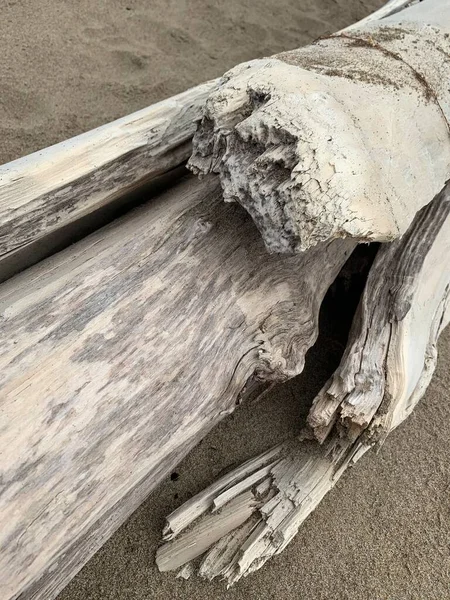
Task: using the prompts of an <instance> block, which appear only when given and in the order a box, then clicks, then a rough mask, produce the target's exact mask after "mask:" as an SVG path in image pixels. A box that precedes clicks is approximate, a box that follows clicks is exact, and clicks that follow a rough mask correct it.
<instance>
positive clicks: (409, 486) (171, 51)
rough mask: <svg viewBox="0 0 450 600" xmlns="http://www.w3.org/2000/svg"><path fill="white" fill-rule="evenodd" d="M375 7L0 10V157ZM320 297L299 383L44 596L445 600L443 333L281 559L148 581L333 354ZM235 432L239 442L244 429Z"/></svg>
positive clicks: (448, 479) (448, 361) (93, 4)
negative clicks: (394, 419)
mask: <svg viewBox="0 0 450 600" xmlns="http://www.w3.org/2000/svg"><path fill="white" fill-rule="evenodd" d="M381 4H383V0H365V1H359V0H306V1H305V0H303V1H302V0H278V1H277V0H260V2H258V3H256V2H252V1H251V0H229V1H228V2H226V3H225V2H218V1H217V2H214V1H212V0H191V1H189V0H171V1H170V0H169V1H163V0H155V1H149V0H90V1H88V0H59V1H58V2H56V1H55V0H3V3H2V5H1V7H0V48H1V57H2V60H1V61H0V78H1V84H2V85H1V93H0V106H1V111H0V135H1V138H2V144H1V146H0V162H1V163H3V162H6V161H8V160H12V159H14V158H17V157H19V156H22V155H24V154H26V153H29V152H32V151H35V150H38V149H40V148H43V147H45V146H48V145H50V144H52V143H55V142H58V141H60V140H62V139H65V138H67V137H70V136H73V135H76V134H78V133H81V132H83V131H86V130H88V129H91V128H93V127H95V126H97V125H100V124H103V123H105V122H107V121H110V120H112V119H115V118H118V117H120V116H122V115H125V114H128V113H130V112H132V111H135V110H137V109H139V108H142V107H144V106H147V105H149V104H151V103H153V102H155V101H157V100H160V99H163V98H164V97H167V96H170V95H172V94H175V93H177V92H181V91H183V90H185V89H186V88H188V87H190V86H192V85H195V84H197V83H200V82H202V81H205V80H207V79H210V78H213V77H216V76H218V75H220V74H221V73H222V72H223V71H225V70H226V69H228V68H229V67H231V66H233V65H234V64H236V63H237V62H240V61H243V60H247V59H251V58H257V57H260V56H264V55H270V54H273V53H274V52H278V51H281V50H286V49H290V48H295V47H298V46H300V45H302V44H304V43H306V42H308V41H310V40H312V39H314V38H317V37H318V36H320V35H323V34H326V33H330V32H332V31H334V30H336V29H339V28H341V27H344V26H345V25H346V24H349V23H351V22H353V21H355V20H357V19H359V18H362V17H363V16H365V15H366V14H367V13H368V12H370V11H371V10H373V9H375V8H377V7H378V6H380V5H381ZM345 312H346V311H345V307H342V306H340V305H339V302H337V301H336V299H335V298H333V297H332V296H330V297H329V298H328V301H327V303H326V306H325V309H324V310H323V311H322V332H321V336H320V338H319V341H318V343H317V344H316V346H315V347H314V348H313V349H312V350H311V351H310V352H309V354H308V360H307V365H306V368H305V371H304V373H303V374H302V376H300V377H299V378H297V379H296V380H295V381H293V382H290V383H289V384H286V385H285V386H280V387H278V388H277V389H276V390H275V391H274V392H273V393H271V394H270V395H268V396H266V397H265V398H264V399H263V400H262V401H260V402H258V403H250V404H248V405H246V406H243V407H241V408H240V409H239V410H238V411H236V413H235V414H234V415H232V416H231V417H229V418H228V419H227V420H225V421H224V422H223V423H222V424H221V425H220V426H219V427H218V428H216V429H215V430H214V431H213V432H211V433H210V434H209V436H208V437H207V438H205V439H204V440H203V442H202V443H201V444H200V445H199V446H198V447H197V448H195V449H194V451H193V452H191V454H190V455H189V456H188V457H187V458H186V459H185V460H184V461H183V463H182V464H181V465H180V466H179V468H178V469H177V474H178V478H176V479H175V480H173V481H172V480H171V479H170V477H168V478H167V481H165V482H164V483H163V484H162V485H160V486H159V488H158V489H157V490H155V491H154V492H153V493H152V494H151V496H150V497H149V498H148V500H147V501H146V502H145V503H144V504H143V505H142V506H141V507H140V508H139V509H138V510H137V511H136V512H135V514H134V515H133V516H132V517H131V518H130V519H129V520H128V522H127V523H125V524H124V525H123V526H122V527H121V528H120V529H119V531H117V533H116V534H115V535H114V536H113V537H112V538H111V539H110V540H109V541H108V542H107V543H106V544H105V545H104V547H103V548H102V549H101V550H100V551H99V552H98V553H97V554H96V555H95V556H94V557H93V558H92V560H91V561H90V562H89V563H88V564H87V565H86V566H85V568H84V569H83V570H82V571H81V572H80V573H79V575H78V576H77V577H76V578H75V579H74V580H73V581H72V582H71V583H70V584H69V586H68V587H67V588H66V589H65V590H64V591H63V592H62V593H61V594H60V595H59V600H109V599H111V600H113V599H114V600H153V599H161V600H166V599H172V598H173V599H186V598H189V599H192V600H209V599H213V598H215V599H217V600H221V599H223V600H225V599H227V600H253V599H255V600H256V599H261V600H269V599H273V600H275V599H277V600H288V599H292V598H298V599H299V600H341V599H343V600H346V599H348V600H446V599H450V591H449V586H450V551H449V541H450V497H449V493H450V460H449V459H450V451H449V450H448V445H449V439H450V402H449V390H450V373H449V365H450V331H449V330H448V331H447V332H446V333H444V335H443V336H442V338H441V340H440V343H439V362H438V367H437V370H436V373H435V376H434V378H433V381H432V383H431V386H430V388H429V390H428V392H427V394H426V397H425V398H424V399H423V401H422V402H421V404H420V405H419V407H418V408H417V410H416V411H415V413H414V414H413V416H412V417H410V419H409V420H408V421H407V422H406V423H405V424H404V425H403V426H401V427H400V428H399V429H398V430H397V431H396V432H394V433H393V434H392V435H391V436H390V437H389V439H388V441H387V442H386V444H385V445H384V446H383V448H382V449H381V451H380V453H379V454H378V455H376V454H375V453H369V454H368V455H366V456H365V457H364V458H363V459H362V460H361V461H360V463H358V464H357V465H356V466H355V467H354V468H353V469H352V470H351V471H350V472H349V473H348V474H346V476H344V477H343V479H342V480H341V481H340V482H339V483H338V485H337V486H336V488H335V489H334V490H333V491H332V492H331V493H330V494H329V495H328V496H327V497H326V498H325V500H324V501H323V502H322V504H321V505H320V506H319V508H318V509H317V510H316V511H315V512H314V513H313V514H312V516H311V517H310V518H309V519H308V520H307V521H306V523H305V524H304V526H303V527H302V529H301V531H300V533H299V534H298V536H297V537H296V538H295V540H294V541H293V542H292V544H291V545H290V546H289V547H288V548H287V549H286V550H285V551H284V552H283V554H282V555H281V556H279V557H277V558H275V559H273V560H271V561H270V562H269V563H268V564H267V565H266V566H265V567H264V568H263V569H262V570H261V571H259V572H257V573H255V574H253V575H251V576H249V577H248V578H246V579H245V580H243V581H241V582H240V583H239V584H238V585H236V586H235V587H234V588H232V589H231V590H229V591H226V589H225V586H224V584H223V583H222V582H212V583H208V582H204V581H201V580H199V579H196V578H193V579H191V580H189V581H187V582H186V581H183V580H179V579H175V578H174V577H173V575H170V574H160V573H159V572H158V571H157V569H156V567H155V565H154V553H155V550H156V547H157V544H158V542H159V539H160V533H161V529H162V526H163V524H164V517H165V515H166V514H168V513H169V512H170V511H171V510H173V509H174V508H176V507H177V506H179V505H180V504H181V503H182V502H183V501H184V500H187V499H188V498H189V497H190V496H192V494H195V493H196V492H198V491H199V490H200V489H202V488H203V487H204V486H205V485H207V484H208V483H210V482H211V481H213V480H214V479H215V478H216V477H217V476H218V475H219V474H220V473H222V472H223V471H224V470H227V469H229V468H230V467H232V466H233V465H234V464H236V463H238V462H240V461H242V460H245V459H246V458H249V457H250V456H252V455H254V454H255V453H257V452H259V451H261V450H263V449H265V448H267V447H269V446H271V445H272V444H275V443H277V442H279V441H280V440H282V439H285V438H287V437H290V436H291V435H293V434H294V433H295V432H297V431H298V430H299V429H300V427H301V424H302V420H303V419H304V417H305V415H306V412H307V410H308V406H309V405H310V403H311V401H312V398H313V397H314V394H315V393H317V391H318V390H319V389H320V387H321V386H322V384H323V383H324V381H325V380H326V378H327V377H328V375H329V374H330V373H331V372H332V370H333V368H334V367H335V366H336V364H337V361H338V360H339V356H340V353H341V352H342V350H343V344H344V342H345V331H346V326H347V325H348V322H347V319H346V316H345V315H344V313H345ZM249 432H251V433H250V435H248V433H249Z"/></svg>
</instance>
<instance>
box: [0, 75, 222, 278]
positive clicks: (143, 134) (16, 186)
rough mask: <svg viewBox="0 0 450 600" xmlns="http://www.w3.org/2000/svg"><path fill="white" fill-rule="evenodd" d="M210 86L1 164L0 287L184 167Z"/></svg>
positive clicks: (88, 231)
mask: <svg viewBox="0 0 450 600" xmlns="http://www.w3.org/2000/svg"><path fill="white" fill-rule="evenodd" d="M215 85H216V82H214V81H211V82H208V83H204V84H202V85H199V86H197V87H195V88H193V89H191V90H188V91H187V92H184V93H182V94H178V95H177V96H174V97H173V98H168V99H167V100H163V101H162V102H158V103H157V104H154V105H153V106H150V107H149V108H145V109H143V110H140V111H138V112H136V113H133V114H131V115H128V116H126V117H123V118H122V119H118V120H117V121H114V122H112V123H108V124H107V125H103V126H102V127H98V128H97V129H94V130H93V131H89V132H87V133H84V134H82V135H79V136H77V137H74V138H72V139H70V140H67V141H65V142H61V143H60V144H56V145H55V146H51V147H50V148H45V149H44V150H40V151H39V152H35V153H34V154H30V155H29V156H25V157H24V158H20V159H18V160H15V161H13V162H11V163H8V164H6V165H3V166H0V281H4V280H5V279H7V278H8V277H11V276H12V275H14V274H15V273H18V272H19V271H21V270H22V269H24V268H25V267H28V266H30V265H32V264H34V263H36V262H38V260H40V259H42V258H45V257H46V256H48V255H50V254H52V253H53V252H54V251H55V250H59V249H61V247H65V246H68V245H69V244H70V243H71V242H73V241H76V239H80V237H82V234H83V233H84V235H87V233H90V232H91V231H93V230H94V229H97V228H99V227H101V225H102V222H105V221H106V220H107V219H110V220H111V218H112V217H114V215H115V212H114V211H117V210H118V209H119V208H120V207H123V206H124V205H125V203H126V200H127V196H128V195H129V194H130V193H131V192H133V191H135V190H137V189H141V188H142V186H144V185H145V184H148V183H150V182H152V181H154V180H155V179H156V178H158V176H160V175H162V174H164V173H166V172H167V171H169V170H170V169H172V168H174V167H177V166H178V165H180V164H181V163H183V162H185V161H186V160H187V159H188V157H189V155H190V152H191V139H192V136H193V134H194V131H195V127H196V122H197V120H199V119H200V118H201V108H202V105H203V103H204V101H205V99H206V97H207V95H208V93H209V92H211V90H212V89H213V88H214V87H215Z"/></svg>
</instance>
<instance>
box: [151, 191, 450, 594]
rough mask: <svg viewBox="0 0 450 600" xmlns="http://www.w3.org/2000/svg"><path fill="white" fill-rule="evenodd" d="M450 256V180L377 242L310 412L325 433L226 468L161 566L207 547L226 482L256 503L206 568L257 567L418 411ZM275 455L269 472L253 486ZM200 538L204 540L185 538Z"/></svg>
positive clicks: (241, 571) (440, 324) (448, 300)
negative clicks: (335, 358) (405, 224)
mask: <svg viewBox="0 0 450 600" xmlns="http://www.w3.org/2000/svg"><path fill="white" fill-rule="evenodd" d="M449 257H450V185H449V186H447V187H446V188H445V189H444V191H443V192H442V193H441V194H439V195H438V197H437V198H435V200H433V202H432V203H431V204H430V205H429V206H427V207H425V208H424V209H422V210H421V211H420V213H419V214H418V215H417V216H416V218H415V220H414V222H413V224H412V225H411V227H410V228H409V230H408V232H407V233H406V234H405V235H404V236H403V237H402V238H401V239H399V240H397V241H396V242H393V243H392V244H385V245H382V247H381V249H380V250H379V252H378V254H377V257H376V259H375V262H374V264H373V265H372V268H371V270H370V272H369V277H368V280H367V284H366V287H365V290H364V293H363V295H362V298H361V302H360V307H359V310H358V311H357V314H356V315H355V319H354V324H353V328H352V333H351V335H350V339H349V342H348V347H347V351H346V353H345V354H344V356H343V359H342V362H341V365H340V367H339V369H338V370H337V371H336V373H335V374H334V376H333V377H332V379H331V381H330V382H329V383H328V384H327V385H326V386H325V388H324V390H322V392H321V393H320V394H319V395H318V397H317V399H316V400H315V402H314V404H313V407H312V409H311V412H310V415H309V425H310V427H311V429H312V431H313V432H314V434H315V437H316V438H317V440H318V441H317V440H316V441H313V440H310V441H305V439H304V438H305V437H307V436H309V434H310V431H309V430H307V431H305V433H304V434H303V436H302V437H300V438H298V439H295V440H292V441H290V442H287V443H285V444H283V445H281V446H278V447H277V448H274V449H273V450H271V451H268V452H266V453H265V454H264V455H262V456H261V457H258V458H255V459H253V461H252V462H251V464H252V465H253V469H252V470H251V471H250V472H249V470H248V469H245V470H244V471H243V470H242V468H238V469H236V470H235V471H233V472H232V473H229V474H227V475H226V483H225V485H224V486H220V485H218V484H214V485H213V486H211V487H210V488H207V489H206V490H205V492H201V493H200V494H198V496H197V497H196V504H197V505H198V506H202V507H203V511H202V514H203V515H204V516H202V514H199V513H198V512H195V511H193V510H192V503H187V504H186V505H185V506H182V507H180V508H179V509H178V510H177V519H178V522H182V523H183V528H182V529H181V530H179V531H177V535H176V536H173V535H168V534H170V532H169V531H168V530H166V536H165V538H166V539H167V540H171V541H167V542H166V544H164V545H163V546H162V547H161V548H160V550H159V551H158V554H157V564H158V566H159V567H160V569H161V570H170V569H177V568H178V567H180V566H182V565H183V564H185V563H188V561H190V560H192V559H194V558H196V557H197V556H198V555H199V554H200V553H201V552H200V551H201V550H204V545H205V531H204V529H203V527H202V525H203V523H204V520H206V519H208V527H209V531H208V535H209V536H211V539H212V538H214V534H215V528H216V525H215V522H214V518H215V512H214V508H215V506H214V500H215V499H216V498H217V497H220V495H223V494H224V491H227V492H228V495H229V497H230V498H232V501H233V502H234V503H235V504H238V505H239V507H240V511H241V514H242V513H243V512H244V510H245V508H248V509H249V510H250V509H251V511H252V515H251V517H249V519H248V520H247V521H246V522H244V523H243V524H242V525H241V526H240V527H238V528H235V527H233V522H232V520H231V519H230V518H229V519H228V522H224V520H223V519H221V520H220V531H227V533H226V535H224V536H223V537H221V539H220V540H219V541H217V543H215V544H214V545H212V547H211V549H210V550H209V551H208V552H207V553H206V555H205V557H204V559H203V561H202V564H201V565H200V568H199V574H200V575H201V576H203V577H206V578H208V579H212V578H214V577H218V576H220V577H224V578H225V579H226V580H227V582H228V584H229V585H231V584H233V583H235V582H236V581H238V580H239V579H240V578H241V577H242V576H245V575H247V574H248V573H250V572H252V571H254V570H256V569H259V568H260V567H261V566H262V565H263V564H264V563H265V562H266V561H267V560H268V559H269V558H270V557H271V556H273V555H275V554H278V553H280V552H281V551H282V550H283V549H284V548H285V547H286V545H287V544H288V543H289V542H290V541H291V540H292V538H293V537H294V535H295V534H296V533H297V531H298V529H299V527H300V526H301V524H302V523H303V522H304V520H305V519H306V518H307V517H308V515H309V514H310V513H311V512H312V511H313V510H314V509H315V508H316V506H317V505H318V504H319V503H320V501H321V500H322V499H323V497H324V496H325V495H326V494H327V493H328V492H329V491H330V490H331V489H332V488H333V486H334V485H335V483H336V482H337V481H338V479H339V478H340V477H341V476H342V475H343V473H344V472H345V471H346V469H347V468H348V467H349V466H351V465H353V464H354V463H355V462H357V460H359V459H360V458H361V457H362V456H363V455H364V454H365V452H366V451H367V450H369V449H370V448H371V447H372V446H374V445H379V444H381V443H383V441H384V440H385V438H386V436H387V435H388V434H389V433H390V432H391V431H392V430H393V429H395V428H396V427H397V426H398V425H400V424H401V423H402V422H403V421H404V420H405V419H406V418H407V417H408V416H409V415H410V414H411V412H412V411H413V409H414V407H415V406H416V405H417V403H418V402H419V400H420V399H421V397H422V396H423V394H424V393H425V390H426V388H427V386H428V384H429V382H430V379H431V376H432V374H433V371H434V367H435V364H436V359H437V349H436V344H437V340H438V337H439V335H440V333H441V332H442V331H443V329H444V328H445V327H446V325H447V324H448V323H449V322H450V261H449ZM319 442H320V443H319ZM321 444H322V445H321ZM268 457H270V461H271V463H270V464H269V469H268V471H269V472H267V469H266V471H264V473H263V481H262V484H260V485H259V486H255V481H254V479H255V477H256V476H257V475H256V473H258V471H259V472H262V471H261V470H260V468H261V465H263V464H265V463H267V462H268ZM223 481H224V482H225V478H223ZM234 491H236V492H238V495H236V494H234V493H233V492H234ZM211 492H213V493H211ZM203 500H206V502H203ZM240 501H241V503H240ZM224 508H227V504H225V507H224ZM227 514H228V513H227ZM170 522H171V520H170V517H169V520H168V523H170ZM228 524H229V527H228V528H227V525H228ZM189 526H191V527H189ZM192 539H195V540H197V543H196V545H193V544H188V543H187V542H188V541H190V540H192Z"/></svg>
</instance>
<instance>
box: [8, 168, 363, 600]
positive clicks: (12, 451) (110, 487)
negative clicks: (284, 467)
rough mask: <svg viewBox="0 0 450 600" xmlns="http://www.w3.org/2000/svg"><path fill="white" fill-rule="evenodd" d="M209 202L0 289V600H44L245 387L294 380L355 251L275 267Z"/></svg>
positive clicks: (160, 203)
mask: <svg viewBox="0 0 450 600" xmlns="http://www.w3.org/2000/svg"><path fill="white" fill-rule="evenodd" d="M218 185H219V184H218V181H217V180H216V179H214V180H213V181H210V180H207V181H205V182H202V183H200V182H197V181H195V180H193V178H191V179H189V180H187V181H185V182H183V183H182V185H179V186H177V187H175V188H174V189H173V190H172V191H171V192H170V193H168V194H166V195H163V196H162V197H161V198H158V199H156V200H154V201H152V202H151V203H149V205H148V206H146V207H145V208H142V209H141V210H139V211H137V212H135V213H134V214H131V215H130V216H128V217H127V218H124V219H123V220H121V221H120V222H117V223H114V224H112V225H110V226H108V227H106V228H104V229H102V230H100V231H99V232H98V233H96V234H93V235H92V236H90V237H88V238H86V239H85V240H84V241H82V242H79V243H78V244H77V245H75V246H74V247H72V248H70V249H68V250H66V251H65V252H62V253H60V254H58V255H55V256H53V257H52V258H51V259H48V260H47V261H44V262H43V263H41V264H40V265H37V266H36V267H34V268H32V269H28V270H27V271H25V272H24V273H22V274H21V275H19V276H17V277H15V278H13V279H10V280H9V281H8V282H6V283H4V284H3V285H2V286H0V334H1V338H2V340H3V344H2V346H1V348H0V396H1V411H0V446H1V448H2V452H1V455H0V471H1V474H2V488H1V494H0V572H1V573H2V577H1V578H0V597H1V598H2V599H4V600H9V599H12V598H46V599H48V598H51V597H53V596H54V595H55V594H56V593H57V591H58V590H59V589H60V588H61V587H62V586H63V585H64V584H65V583H67V581H68V580H69V579H70V578H71V577H72V576H73V575H74V574H75V573H76V572H77V571H78V570H79V569H80V568H81V566H82V565H83V564H84V563H85V562H86V561H87V560H88V558H89V557H90V556H91V555H92V554H93V553H94V552H95V551H96V550H97V549H98V548H99V546H100V545H101V544H102V543H103V542H104V541H105V539H106V538H107V537H108V536H109V535H110V534H111V533H112V532H113V531H114V529H116V528H117V527H118V526H119V525H120V524H121V523H122V522H123V520H124V519H125V518H127V517H128V516H129V514H130V513H131V512H132V511H133V510H134V509H135V508H136V507H137V505H138V504H139V502H141V501H142V500H143V499H144V497H145V495H146V494H148V492H149V491H150V489H151V488H152V487H153V486H154V485H156V484H157V483H158V481H159V480H160V479H161V477H162V476H164V475H166V474H167V473H168V472H169V470H170V469H171V468H173V466H174V465H175V464H176V462H177V461H179V460H180V459H181V458H182V456H183V455H184V454H185V453H186V452H187V451H188V450H189V449H190V448H191V447H192V445H193V444H195V443H196V442H197V441H198V440H199V439H200V438H201V437H202V436H204V435H205V433H206V432H207V431H208V430H209V429H210V428H211V427H213V426H214V425H215V424H216V423H217V422H218V421H219V420H220V419H221V418H222V417H223V416H225V415H226V414H228V413H229V412H230V411H232V410H233V409H234V408H235V404H236V400H237V399H238V397H239V395H240V394H241V393H243V390H245V387H246V385H248V384H249V383H250V382H252V381H253V380H255V379H256V380H257V381H272V380H274V381H279V380H283V379H285V378H289V377H292V376H294V375H296V374H297V373H299V372H300V371H301V370H302V368H303V361H304V355H305V352H306V350H307V349H308V348H309V347H310V346H311V344H312V343H313V342H314V341H315V338H316V335H317V319H318V313H319V306H320V303H321V300H322V298H323V296H324V294H325V292H326V290H327V288H328V287H329V285H330V283H331V282H332V281H333V279H334V277H335V276H336V274H337V273H338V271H339V269H340V268H341V266H342V264H343V263H344V261H345V260H346V258H347V257H348V255H349V253H350V252H351V250H352V249H353V247H354V243H353V242H352V241H347V240H339V241H336V242H333V243H331V244H328V245H324V246H321V247H318V248H317V249H316V250H315V251H313V252H310V253H308V254H305V255H302V256H292V257H281V256H272V257H269V256H267V253H266V251H265V248H264V245H263V243H262V241H261V239H260V236H259V234H258V232H257V230H256V228H255V227H254V224H253V223H252V221H251V219H250V218H249V217H248V215H247V214H246V213H245V211H243V210H242V209H241V207H239V206H236V205H235V206H230V205H226V204H225V203H224V202H223V201H222V197H221V194H220V193H219V191H218ZM317 273H320V277H317ZM212 373H213V374H214V377H211V374H212Z"/></svg>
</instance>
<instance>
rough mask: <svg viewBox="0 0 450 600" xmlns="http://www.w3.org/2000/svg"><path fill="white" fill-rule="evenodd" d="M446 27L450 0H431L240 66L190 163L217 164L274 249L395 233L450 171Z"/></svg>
mask: <svg viewBox="0 0 450 600" xmlns="http://www.w3.org/2000/svg"><path fill="white" fill-rule="evenodd" d="M449 33H450V5H449V3H448V2H447V0H425V1H424V2H421V3H419V4H415V5H414V6H411V7H409V8H406V9H405V10H402V11H400V12H397V13H395V14H393V15H391V16H388V17H386V18H383V19H382V20H381V21H378V22H366V23H365V24H363V25H360V26H359V27H352V28H351V29H350V30H349V31H344V32H340V33H337V34H335V35H332V36H330V37H327V38H322V39H319V40H317V41H316V42H315V43H313V44H311V45H310V46H306V47H305V48H300V49H298V50H292V51H289V52H284V53H282V54H278V55H276V56H274V57H272V58H268V59H261V60H256V61H250V62H248V63H244V64H242V65H239V66H237V67H235V68H234V69H232V70H231V71H229V72H228V73H227V74H226V75H225V76H224V78H223V79H222V82H221V85H220V87H219V89H217V90H215V91H214V92H213V93H212V94H211V96H210V97H209V99H208V100H207V103H206V108H205V114H204V118H203V120H202V125H201V127H200V129H199V130H198V132H197V133H196V136H195V137H194V152H193V156H192V157H191V159H190V166H191V168H192V170H193V171H194V172H198V173H200V174H205V173H209V172H217V173H219V175H220V178H221V182H222V187H223V189H224V197H225V198H226V199H227V200H229V201H238V202H240V203H241V204H242V206H244V208H245V209H246V210H247V211H248V212H249V213H250V215H251V216H252V218H253V219H254V221H255V223H256V224H257V226H258V228H259V229H260V231H261V233H262V235H263V237H264V240H265V243H266V246H267V247H268V249H269V250H270V251H276V252H292V251H294V252H295V251H299V250H306V249H308V248H310V247H311V246H313V245H314V244H316V243H318V242H320V241H325V240H328V239H332V238H336V237H353V238H355V239H357V240H359V241H372V240H376V241H391V240H393V239H395V238H397V237H398V236H400V235H402V234H403V233H404V232H405V231H406V230H407V228H408V227H409V225H410V224H411V222H412V220H413V218H414V216H415V214H416V213H417V211H418V210H420V208H421V207H422V206H424V205H426V204H428V203H429V202H431V200H432V199H433V198H434V197H435V195H436V194H437V193H438V192H440V191H441V189H442V188H443V186H444V184H445V182H446V180H447V179H448V176H449V173H450V126H449V122H450V91H449V86H448V85H447V82H448V81H449V79H450V60H449V56H450V37H449ZM375 99H376V100H375Z"/></svg>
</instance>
